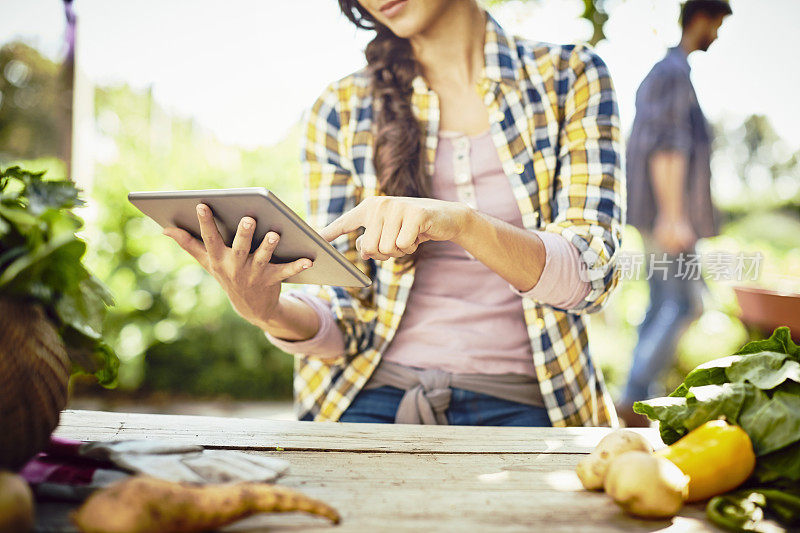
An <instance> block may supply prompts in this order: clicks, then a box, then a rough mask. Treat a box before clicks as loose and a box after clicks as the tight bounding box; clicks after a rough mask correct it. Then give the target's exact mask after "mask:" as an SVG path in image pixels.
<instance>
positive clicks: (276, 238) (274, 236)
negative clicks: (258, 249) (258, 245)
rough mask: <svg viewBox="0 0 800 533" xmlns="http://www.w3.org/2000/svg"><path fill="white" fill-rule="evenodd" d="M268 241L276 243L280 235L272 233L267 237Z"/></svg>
mask: <svg viewBox="0 0 800 533" xmlns="http://www.w3.org/2000/svg"><path fill="white" fill-rule="evenodd" d="M267 242H269V243H270V244H275V243H276V242H278V236H277V235H275V234H274V233H270V234H269V237H267Z"/></svg>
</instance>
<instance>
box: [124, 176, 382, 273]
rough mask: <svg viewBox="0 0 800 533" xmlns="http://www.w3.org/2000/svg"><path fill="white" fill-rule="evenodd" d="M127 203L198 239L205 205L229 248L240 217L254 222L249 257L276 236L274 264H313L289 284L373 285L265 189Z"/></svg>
mask: <svg viewBox="0 0 800 533" xmlns="http://www.w3.org/2000/svg"><path fill="white" fill-rule="evenodd" d="M128 200H129V201H130V202H131V203H132V204H133V205H135V206H136V207H137V208H138V209H139V210H140V211H141V212H142V213H144V214H145V215H147V216H149V217H150V218H152V219H153V220H155V221H156V222H157V223H158V224H159V225H160V226H161V227H167V226H176V227H179V228H181V229H184V230H186V231H188V232H189V233H191V234H192V235H193V236H195V237H196V238H198V239H200V223H199V221H198V220H197V211H196V206H197V204H199V203H203V204H206V205H207V206H208V207H210V208H211V212H212V213H213V214H214V221H215V222H216V224H217V228H218V229H219V232H220V235H222V238H223V240H224V241H225V244H226V245H227V246H231V244H233V237H234V235H236V228H237V227H238V226H239V221H240V220H241V219H242V217H244V216H249V217H252V218H253V219H254V220H255V221H256V229H255V233H254V234H253V243H252V246H251V252H253V251H255V250H256V248H258V245H259V244H261V241H262V240H263V239H264V236H265V235H266V234H267V232H269V231H274V232H275V233H278V234H279V235H280V236H281V239H280V241H278V246H277V247H276V248H275V251H274V252H273V254H272V260H271V261H270V262H272V263H289V262H291V261H295V260H297V259H301V258H304V257H306V258H309V259H311V260H312V261H313V262H314V263H313V265H312V267H311V268H309V269H307V270H304V271H302V272H300V273H298V274H295V275H294V276H291V277H289V278H287V279H286V280H284V281H286V282H289V283H307V284H314V285H334V286H339V287H367V286H369V285H370V284H371V283H372V281H371V280H370V278H369V276H367V275H366V274H364V273H363V272H361V270H359V269H358V267H356V266H355V265H354V264H353V263H351V262H350V261H348V260H347V258H345V256H343V255H342V254H341V253H339V251H338V250H337V249H336V248H334V247H333V246H331V244H330V243H329V242H328V241H326V240H325V239H324V238H323V237H322V236H321V235H320V234H319V233H317V232H316V231H314V229H313V228H311V226H309V225H308V224H307V223H306V222H305V221H304V220H303V219H302V218H300V216H298V215H297V213H295V212H294V211H292V210H291V209H290V208H289V207H288V206H286V204H284V203H283V202H281V201H280V200H279V199H278V197H277V196H275V194H274V193H272V192H271V191H269V190H267V189H265V188H264V187H244V188H239V189H205V190H197V191H139V192H131V193H129V194H128Z"/></svg>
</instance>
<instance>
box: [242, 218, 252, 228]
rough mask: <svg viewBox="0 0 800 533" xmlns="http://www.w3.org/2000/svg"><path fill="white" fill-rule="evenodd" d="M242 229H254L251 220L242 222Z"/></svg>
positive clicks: (247, 219)
mask: <svg viewBox="0 0 800 533" xmlns="http://www.w3.org/2000/svg"><path fill="white" fill-rule="evenodd" d="M242 227H243V228H244V229H250V228H252V227H253V221H252V220H250V219H249V218H246V219H244V220H242Z"/></svg>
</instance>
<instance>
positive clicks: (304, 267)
mask: <svg viewBox="0 0 800 533" xmlns="http://www.w3.org/2000/svg"><path fill="white" fill-rule="evenodd" d="M307 268H311V263H303V270H305V269H307Z"/></svg>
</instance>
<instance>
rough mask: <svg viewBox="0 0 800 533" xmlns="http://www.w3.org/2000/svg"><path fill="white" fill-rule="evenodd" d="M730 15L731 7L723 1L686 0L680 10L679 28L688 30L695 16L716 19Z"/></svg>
mask: <svg viewBox="0 0 800 533" xmlns="http://www.w3.org/2000/svg"><path fill="white" fill-rule="evenodd" d="M732 13H733V11H732V10H731V5H730V4H729V3H728V2H726V1H725V0H688V1H687V2H686V3H685V4H683V7H682V8H681V28H683V29H684V30H685V29H686V28H688V27H689V24H690V23H691V22H692V20H693V19H694V18H695V16H696V15H699V14H703V15H706V16H709V17H718V16H720V15H730V14H732Z"/></svg>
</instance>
